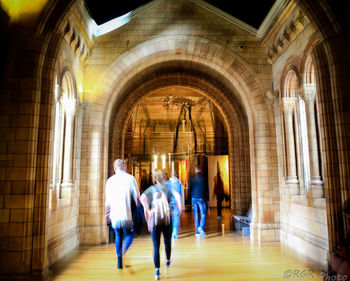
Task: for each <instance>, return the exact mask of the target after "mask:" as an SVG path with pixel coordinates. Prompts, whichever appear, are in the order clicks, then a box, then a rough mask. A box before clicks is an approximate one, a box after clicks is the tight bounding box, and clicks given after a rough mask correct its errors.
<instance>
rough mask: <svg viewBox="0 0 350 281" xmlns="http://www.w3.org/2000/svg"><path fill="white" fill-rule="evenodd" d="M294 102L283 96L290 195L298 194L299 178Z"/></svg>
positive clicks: (294, 100) (293, 99) (287, 179)
mask: <svg viewBox="0 0 350 281" xmlns="http://www.w3.org/2000/svg"><path fill="white" fill-rule="evenodd" d="M295 104H296V99H295V98H283V109H284V120H285V132H286V146H287V155H286V161H287V163H286V164H287V177H286V183H287V185H288V186H289V193H290V194H291V195H297V194H299V180H298V175H297V164H296V157H295V136H294V124H293V114H294V108H295Z"/></svg>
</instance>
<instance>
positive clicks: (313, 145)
mask: <svg viewBox="0 0 350 281" xmlns="http://www.w3.org/2000/svg"><path fill="white" fill-rule="evenodd" d="M300 95H301V96H302V98H303V99H304V101H305V111H306V124H307V135H308V143H309V158H310V181H311V182H310V183H311V192H312V197H314V198H322V197H324V192H323V181H322V178H321V172H320V162H319V148H318V142H317V132H316V126H317V122H316V115H315V101H316V85H314V84H304V86H303V88H302V89H301V91H300Z"/></svg>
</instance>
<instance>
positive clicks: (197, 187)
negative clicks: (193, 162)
mask: <svg viewBox="0 0 350 281" xmlns="http://www.w3.org/2000/svg"><path fill="white" fill-rule="evenodd" d="M195 172H196V174H195V175H194V176H192V177H191V178H190V182H189V185H188V198H189V199H190V200H191V199H192V207H193V213H194V224H195V228H196V236H197V237H205V232H204V229H205V221H206V213H207V205H209V187H208V183H207V181H206V180H205V178H204V177H203V175H202V173H201V168H200V167H199V166H196V167H195ZM199 215H200V217H201V219H200V221H199Z"/></svg>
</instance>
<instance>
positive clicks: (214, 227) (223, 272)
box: [52, 210, 322, 281]
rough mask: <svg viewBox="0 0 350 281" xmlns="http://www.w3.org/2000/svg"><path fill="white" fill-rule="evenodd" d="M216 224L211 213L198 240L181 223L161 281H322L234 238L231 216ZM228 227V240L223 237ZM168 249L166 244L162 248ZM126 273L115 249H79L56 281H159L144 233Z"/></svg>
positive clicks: (275, 248)
mask: <svg viewBox="0 0 350 281" xmlns="http://www.w3.org/2000/svg"><path fill="white" fill-rule="evenodd" d="M223 217H224V218H223V220H217V218H216V211H215V210H212V211H211V214H210V215H209V217H208V221H207V228H206V232H207V236H206V238H204V239H200V238H196V237H195V236H194V227H193V218H192V213H190V212H187V213H185V214H184V215H183V217H182V228H181V232H180V235H179V239H178V240H176V241H173V249H172V260H173V262H172V266H171V267H170V269H168V270H167V271H166V270H165V266H164V261H165V255H164V247H163V246H162V249H161V253H162V257H161V261H162V262H161V271H162V279H169V280H193V281H194V280H196V281H197V280H201V281H206V280H210V281H216V280H247V281H248V280H249V281H252V280H322V278H321V276H320V274H322V273H321V272H320V269H319V268H318V267H317V266H316V265H314V264H312V263H311V262H310V261H307V260H306V259H305V258H303V257H299V256H297V255H296V254H295V253H294V252H292V251H290V250H288V249H282V248H281V247H280V245H279V243H264V244H262V245H261V246H257V245H253V244H251V243H250V239H249V237H248V236H242V235H241V232H234V231H233V229H232V227H233V222H232V219H231V215H230V213H229V211H228V210H225V211H224V215H223ZM222 224H224V230H225V231H224V234H223V233H222V231H221V230H222ZM162 245H163V244H162ZM124 265H125V266H124V269H123V270H118V269H117V268H116V258H115V249H114V245H113V244H108V245H100V246H90V247H89V246H84V247H80V248H79V249H77V250H76V251H74V252H73V253H72V254H70V255H69V256H67V257H66V258H64V259H63V260H62V261H61V262H59V263H57V264H56V265H55V266H54V267H53V268H52V269H53V273H54V276H53V280H57V281H58V280H65V281H67V280H94V281H97V280H154V266H153V259H152V241H151V238H150V235H149V234H148V233H147V231H145V233H144V234H142V235H138V236H137V237H136V238H135V240H134V242H133V245H132V246H131V248H130V250H129V251H128V253H127V254H126V256H125V257H124Z"/></svg>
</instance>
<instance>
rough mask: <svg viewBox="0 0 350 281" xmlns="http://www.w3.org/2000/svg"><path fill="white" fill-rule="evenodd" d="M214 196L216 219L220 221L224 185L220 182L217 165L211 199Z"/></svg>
mask: <svg viewBox="0 0 350 281" xmlns="http://www.w3.org/2000/svg"><path fill="white" fill-rule="evenodd" d="M214 195H215V196H216V207H217V213H218V219H221V218H222V214H221V210H222V201H223V200H224V198H225V193H224V183H223V181H222V178H221V174H220V168H219V163H218V165H217V173H216V176H215V177H214V192H213V197H214Z"/></svg>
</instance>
